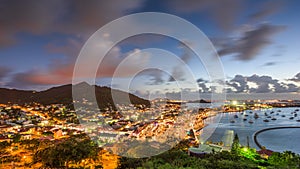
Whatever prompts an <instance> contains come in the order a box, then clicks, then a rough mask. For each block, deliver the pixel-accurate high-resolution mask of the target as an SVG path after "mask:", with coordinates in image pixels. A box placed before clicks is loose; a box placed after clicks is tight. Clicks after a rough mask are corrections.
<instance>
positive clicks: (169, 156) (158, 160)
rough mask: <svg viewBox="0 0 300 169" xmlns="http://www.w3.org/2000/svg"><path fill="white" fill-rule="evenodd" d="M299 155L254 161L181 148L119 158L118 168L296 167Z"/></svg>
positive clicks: (220, 153)
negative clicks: (195, 153)
mask: <svg viewBox="0 0 300 169" xmlns="http://www.w3.org/2000/svg"><path fill="white" fill-rule="evenodd" d="M299 163H300V157H299V155H296V154H294V153H291V152H284V153H277V152H276V153H273V154H272V156H270V157H269V159H264V160H263V159H261V160H260V161H255V160H253V159H251V158H247V157H244V156H242V155H238V154H233V153H230V152H227V151H223V152H219V153H214V154H208V155H206V156H205V157H204V158H197V157H191V156H189V155H188V154H187V153H186V152H184V151H182V150H170V151H168V152H165V153H163V154H160V155H158V156H155V157H151V158H144V159H129V158H124V157H123V158H121V159H120V162H119V169H125V168H138V169H142V168H147V169H152V168H153V169H156V168H157V169H183V168H186V169H193V168H196V169H212V168H213V169H256V168H261V169H263V168H264V169H277V168H281V169H297V168H300V166H299Z"/></svg>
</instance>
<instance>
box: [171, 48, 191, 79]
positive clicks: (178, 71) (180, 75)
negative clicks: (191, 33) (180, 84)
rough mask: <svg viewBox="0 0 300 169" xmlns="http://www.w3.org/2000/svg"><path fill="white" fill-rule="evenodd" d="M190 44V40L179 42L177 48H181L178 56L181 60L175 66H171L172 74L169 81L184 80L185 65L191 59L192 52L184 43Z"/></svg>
mask: <svg viewBox="0 0 300 169" xmlns="http://www.w3.org/2000/svg"><path fill="white" fill-rule="evenodd" d="M185 44H187V45H189V46H191V45H192V44H191V43H190V42H184V43H180V44H179V48H180V49H182V50H183V53H182V55H181V56H180V59H181V61H182V62H183V63H182V62H180V63H178V64H177V65H176V66H174V67H173V70H172V72H171V73H172V74H171V75H170V77H169V80H168V81H169V82H174V81H176V80H180V81H183V80H185V66H186V65H187V64H188V63H189V62H190V61H191V59H192V53H191V51H190V49H189V48H188V47H187V46H186V45H185Z"/></svg>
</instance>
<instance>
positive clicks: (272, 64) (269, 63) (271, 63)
mask: <svg viewBox="0 0 300 169" xmlns="http://www.w3.org/2000/svg"><path fill="white" fill-rule="evenodd" d="M276 64H277V62H267V63H265V64H263V65H262V66H264V67H265V66H274V65H276Z"/></svg>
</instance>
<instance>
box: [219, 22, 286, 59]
mask: <svg viewBox="0 0 300 169" xmlns="http://www.w3.org/2000/svg"><path fill="white" fill-rule="evenodd" d="M283 29H285V26H275V25H269V24H262V25H260V26H258V27H257V28H255V29H252V30H248V31H246V32H244V34H243V36H242V37H241V38H239V39H237V40H233V42H227V45H226V46H225V47H223V48H221V49H220V50H219V51H218V53H219V55H220V56H223V55H230V54H232V55H234V56H235V57H236V58H237V59H238V60H245V61H247V60H251V59H253V58H254V57H256V56H257V55H258V54H259V53H260V52H261V51H262V49H263V48H264V47H265V46H267V45H269V44H271V43H272V41H271V38H272V37H273V35H274V34H275V33H277V32H279V31H281V30H283ZM229 40H231V39H229Z"/></svg>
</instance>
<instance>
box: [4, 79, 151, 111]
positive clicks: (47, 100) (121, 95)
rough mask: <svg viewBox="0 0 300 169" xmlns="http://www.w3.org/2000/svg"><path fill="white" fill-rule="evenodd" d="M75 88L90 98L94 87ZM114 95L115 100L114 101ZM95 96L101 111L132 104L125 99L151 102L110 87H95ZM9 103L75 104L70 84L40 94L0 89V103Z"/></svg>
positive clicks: (84, 85) (137, 102)
mask: <svg viewBox="0 0 300 169" xmlns="http://www.w3.org/2000/svg"><path fill="white" fill-rule="evenodd" d="M74 87H75V88H76V89H77V90H79V93H80V94H82V96H83V97H86V98H88V93H87V90H88V88H91V87H92V86H90V85H89V84H87V83H85V82H83V83H80V84H77V85H75V86H74ZM112 93H113V95H114V98H115V100H113V99H112V96H111V94H112ZM95 94H96V98H97V102H98V105H99V108H101V109H103V108H106V107H108V105H111V106H112V107H113V108H114V103H118V104H129V103H130V102H129V101H128V100H126V99H125V98H128V97H129V98H130V101H131V103H132V104H144V105H146V106H150V102H149V101H148V100H145V99H142V98H139V97H137V96H135V95H133V94H129V93H126V92H123V91H120V90H115V89H111V88H109V87H100V86H95ZM8 102H11V103H17V104H25V103H31V102H37V103H41V104H44V105H49V104H54V103H62V104H65V105H70V104H71V103H72V102H73V98H72V85H71V84H68V85H63V86H58V87H53V88H50V89H48V90H44V91H40V92H34V91H25V90H16V89H5V88H0V103H8Z"/></svg>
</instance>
